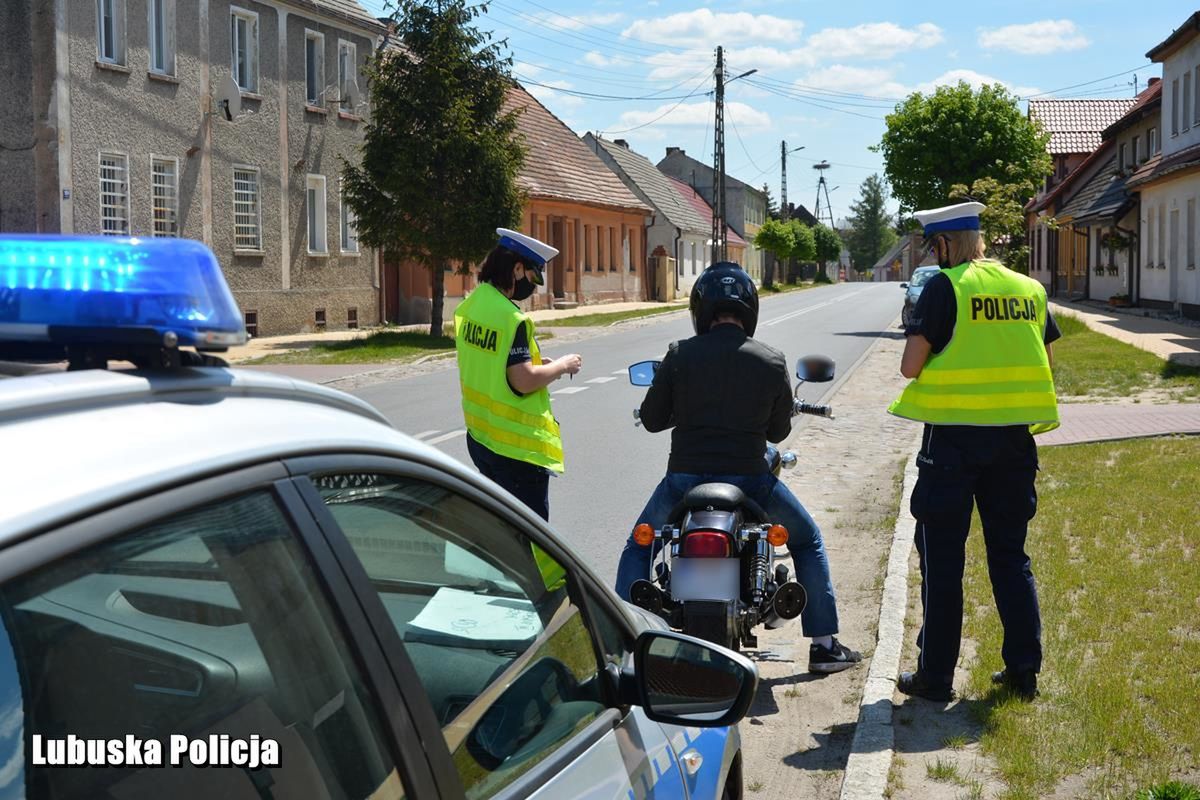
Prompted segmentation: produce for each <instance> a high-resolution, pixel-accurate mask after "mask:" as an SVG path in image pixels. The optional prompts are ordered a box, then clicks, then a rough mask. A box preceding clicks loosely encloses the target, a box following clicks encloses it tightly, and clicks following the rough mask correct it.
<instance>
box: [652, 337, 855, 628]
mask: <svg viewBox="0 0 1200 800" xmlns="http://www.w3.org/2000/svg"><path fill="white" fill-rule="evenodd" d="M659 363H660V362H658V361H641V362H638V363H637V364H633V365H632V366H630V367H629V381H630V383H632V384H633V385H634V386H649V385H650V384H651V383H652V382H653V380H654V373H655V371H656V370H657V369H658V366H659ZM833 376H834V363H833V360H832V359H829V358H826V357H825V356H806V357H805V358H802V359H800V360H799V362H798V363H797V365H796V378H797V380H798V381H799V382H798V383H797V384H796V389H795V392H794V393H793V397H794V402H793V406H792V416H797V415H800V414H810V415H813V416H818V417H825V418H829V419H832V418H833V410H832V408H831V407H830V406H827V405H810V404H808V403H805V402H804V401H802V400H800V399H799V393H800V387H801V386H803V385H804V384H805V383H826V382H829V381H832V380H833ZM633 416H634V425H635V426H637V427H640V426H641V419H640V409H636V408H635V409H634V411H633ZM764 458H765V459H766V460H767V466H768V468H769V470H770V471H771V473H772V474H773V475H775V476H776V477H779V474H780V470H783V469H791V468H792V467H794V466H795V464H796V456H795V455H794V454H793V453H790V452H780V451H779V449H778V448H776V447H774V446H773V445H767V449H766V452H765V454H764ZM667 519H668V521H667V524H665V525H664V526H663V527H662V528H659V529H658V530H655V529H654V528H653V527H652V526H650V525H649V524H647V523H641V524H639V525H638V526H637V527H636V528H634V532H633V538H634V541H636V542H637V543H638V544H639V545H641V546H643V547H652V548H653V550H652V551H651V552H652V554H653V555H652V558H651V560H650V571H649V574H648V575H647V576H646V577H645V578H642V579H639V580H637V581H635V582H634V583H633V586H632V587H631V588H630V601H631V602H632V603H633V604H634V605H636V606H638V607H639V608H643V609H645V610H647V611H649V612H651V613H653V614H657V615H658V616H660V617H662V618H663V619H664V620H665V621H666V622H667V624H668V625H670V626H671V627H672V628H675V629H676V630H681V631H683V632H684V633H686V634H688V635H691V636H696V637H698V638H700V639H705V640H707V641H710V642H713V643H715V644H719V645H721V646H723V647H727V648H729V649H731V650H738V649H740V648H742V647H750V648H755V647H757V646H758V637H757V636H756V635H755V633H754V629H755V628H756V627H757V626H758V625H760V624H762V625H765V627H766V628H767V629H769V630H770V629H776V628H781V627H783V626H784V625H786V624H787V623H788V622H789V621H791V620H793V619H795V618H796V617H798V616H800V613H801V612H802V611H803V610H804V606H805V604H806V603H807V599H808V598H807V596H806V594H805V591H804V587H803V586H801V585H800V584H799V583H797V582H796V581H794V580H792V579H791V577H790V572H789V570H788V567H787V565H786V564H776V563H775V562H776V556H775V549H776V548H777V547H782V546H784V545H786V544H787V540H788V532H787V529H786V528H785V527H784V526H782V525H779V524H776V523H772V521H771V520H770V519H769V518H768V517H767V514H766V513H765V512H764V511H763V509H762V508H761V507H760V506H759V505H758V503H756V502H755V501H754V500H752V499H751V498H749V497H746V495H745V494H744V493H743V492H742V490H741V489H739V488H738V487H736V486H733V485H731V484H728V483H705V484H701V485H699V486H696V487H694V488H692V489H691V490H690V491H689V492H688V493H687V494H686V495H684V497H683V499H682V500H680V501H679V503H677V504H676V506H675V508H673V509H672V510H671V512H670V514H669V515H668V517H667Z"/></svg>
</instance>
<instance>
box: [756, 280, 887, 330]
mask: <svg viewBox="0 0 1200 800" xmlns="http://www.w3.org/2000/svg"><path fill="white" fill-rule="evenodd" d="M866 291H869V290H868V289H859V290H858V291H857V292H850V293H849V294H844V295H842V296H841V297H835V298H834V299H832V300H826V301H824V302H823V303H817V304H816V305H814V306H808V307H807V308H801V309H799V310H798V311H792V312H790V313H787V314H784V315H783V316H782V317H776V318H775V319H772V320H768V321H766V322H764V323H763V325H778V324H779V323H781V322H787V321H788V320H789V319H795V318H796V317H799V316H803V315H804V314H807V313H808V312H810V311H816V310H817V309H818V308H824V307H825V306H831V305H833V304H834V303H840V302H842V301H843V300H849V299H850V298H851V297H855V296H857V295H860V294H862V293H863V292H866Z"/></svg>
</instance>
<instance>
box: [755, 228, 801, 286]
mask: <svg viewBox="0 0 1200 800" xmlns="http://www.w3.org/2000/svg"><path fill="white" fill-rule="evenodd" d="M754 246H755V247H757V248H758V249H759V250H762V251H764V252H766V253H768V254H770V255H771V256H773V257H772V258H768V259H764V263H765V266H764V269H763V286H767V287H770V286H774V285H775V262H776V261H786V260H787V259H788V258H790V257H791V254H792V250H793V249H794V248H795V246H796V238H795V236H794V235H793V234H792V229H791V227H790V226H788V225H785V224H784V223H782V222H780V221H779V220H777V219H771V218H768V219H767V220H766V221H764V222H763V224H762V227H761V228H759V229H758V233H756V234H754Z"/></svg>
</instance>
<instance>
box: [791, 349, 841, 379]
mask: <svg viewBox="0 0 1200 800" xmlns="http://www.w3.org/2000/svg"><path fill="white" fill-rule="evenodd" d="M833 373H834V364H833V359H832V358H829V357H828V356H817V355H812V356H805V357H804V358H802V359H800V360H799V361H797V362H796V377H797V378H799V379H800V380H802V381H804V382H806V383H828V382H829V381H831V380H833Z"/></svg>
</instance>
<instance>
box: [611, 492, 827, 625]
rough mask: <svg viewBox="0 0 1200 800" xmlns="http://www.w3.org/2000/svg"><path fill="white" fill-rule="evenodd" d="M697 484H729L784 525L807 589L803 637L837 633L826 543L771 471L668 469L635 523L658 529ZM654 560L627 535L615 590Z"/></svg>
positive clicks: (625, 589) (642, 574)
mask: <svg viewBox="0 0 1200 800" xmlns="http://www.w3.org/2000/svg"><path fill="white" fill-rule="evenodd" d="M701 483H731V484H733V485H734V486H736V487H738V488H739V489H741V490H742V491H743V492H745V493H746V496H747V497H749V498H750V499H751V500H754V501H755V502H756V503H758V504H759V505H760V506H761V507H762V509H763V510H764V511H765V512H766V513H767V516H768V517H769V518H770V520H771V521H772V522H777V523H779V524H780V525H783V526H784V527H785V528H787V530H788V543H787V549H788V552H789V553H791V555H792V564H793V565H794V570H795V578H796V580H797V581H798V582H799V583H800V585H801V586H803V587H804V591H805V592H807V593H808V604H807V605H806V606H805V607H804V613H802V614H801V615H800V623H801V626H802V628H803V630H804V635H805V636H807V637H810V638H811V637H814V636H832V635H834V634H836V633H837V632H838V616H837V598H836V597H834V594H833V581H832V580H830V577H829V559H828V558H826V556H825V542H824V540H823V539H822V538H821V531H820V529H819V528H817V523H815V522H813V518H812V517H810V516H809V515H808V512H807V511H805V510H804V506H803V505H801V504H800V501H799V500H797V499H796V496H795V495H794V494H792V492H791V490H790V489H788V488H787V486H785V485H784V484H783V482H782V481H780V480H779V479H778V478H776V477H775V476H774V475H771V474H770V473H764V474H762V475H692V474H687V473H683V472H668V473H667V474H666V477H664V478H663V479H662V481H661V482H660V483H659V484H658V488H657V489H655V490H654V494H652V495H650V500H649V502H647V503H646V507H645V508H644V509H643V510H642V513H641V514H640V515H639V516H638V518H637V522H638V523H642V522H646V523H649V524H650V525H651V526H652V527H653V528H655V529H656V530H657V529H658V528H661V527H662V526H663V525H665V524H667V523H668V522H669V521H670V520H668V519H667V515H668V514H670V513H671V509H672V508H674V507H675V504H676V503H678V502H679V501H680V500H682V499H683V496H684V495H685V494H687V492H688V490H689V489H691V488H692V487H694V486H698V485H699V484H701ZM651 561H652V557H651V552H650V548H649V547H642V546H640V545H638V544H637V543H636V542H635V541H633V535H632V534H630V536H629V539H628V541H626V542H625V550H624V551H622V553H621V561H620V564H618V566H617V586H616V589H617V594H619V595H620V596H621V597H622V598H623V599H625V600H628V599H629V588H630V587H631V586H632V585H633V582H634V581H636V580H638V579H639V578H646V577H648V576H649V573H650V564H651Z"/></svg>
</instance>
